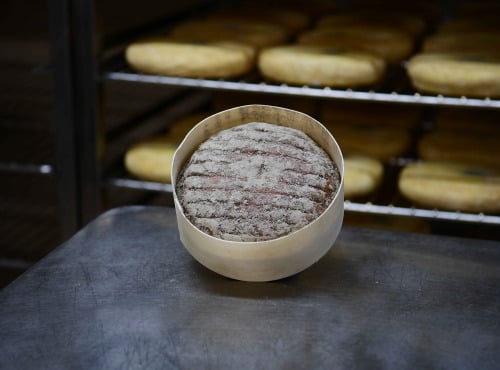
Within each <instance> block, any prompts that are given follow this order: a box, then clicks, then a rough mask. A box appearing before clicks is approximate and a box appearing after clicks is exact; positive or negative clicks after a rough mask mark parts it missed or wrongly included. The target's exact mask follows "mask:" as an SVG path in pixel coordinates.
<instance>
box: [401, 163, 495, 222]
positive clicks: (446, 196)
mask: <svg viewBox="0 0 500 370" xmlns="http://www.w3.org/2000/svg"><path fill="white" fill-rule="evenodd" d="M398 185H399V189H400V191H401V193H402V194H403V195H404V196H405V197H406V198H408V199H409V200H411V201H413V202H414V203H415V204H417V205H421V206H424V207H429V208H433V209H442V210H450V211H466V212H485V213H495V212H500V170H499V167H496V168H494V167H482V166H478V165H465V164H460V163H453V162H438V161H427V162H420V163H414V164H410V165H408V166H406V167H405V168H403V170H402V171H401V174H400V177H399V182H398Z"/></svg>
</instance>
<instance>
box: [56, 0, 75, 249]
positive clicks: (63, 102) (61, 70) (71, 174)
mask: <svg viewBox="0 0 500 370" xmlns="http://www.w3.org/2000/svg"><path fill="white" fill-rule="evenodd" d="M49 31H50V45H51V47H50V48H51V68H52V84H53V100H54V104H53V121H54V126H55V136H56V140H55V141H56V143H55V163H54V165H55V176H56V183H57V194H58V197H57V198H58V199H57V201H58V213H59V222H60V227H61V237H62V239H63V240H65V239H67V238H69V237H70V236H71V235H73V234H74V233H75V232H76V231H77V230H78V229H79V227H80V225H81V221H80V202H79V192H80V190H79V182H78V178H77V167H78V164H77V158H76V136H75V126H76V123H75V116H74V106H73V103H74V96H73V91H74V86H73V70H72V48H73V46H72V39H71V20H70V11H69V1H68V0H49Z"/></svg>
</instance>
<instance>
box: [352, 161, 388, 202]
mask: <svg viewBox="0 0 500 370" xmlns="http://www.w3.org/2000/svg"><path fill="white" fill-rule="evenodd" d="M383 172H384V168H383V166H382V163H381V162H380V161H379V160H377V159H375V158H370V157H366V156H346V157H344V198H345V199H356V198H360V197H366V196H368V195H370V194H372V193H373V192H374V191H375V190H376V189H377V188H378V186H379V185H380V182H381V180H382V176H383Z"/></svg>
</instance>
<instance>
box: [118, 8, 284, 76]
mask: <svg viewBox="0 0 500 370" xmlns="http://www.w3.org/2000/svg"><path fill="white" fill-rule="evenodd" d="M288 37H289V33H288V32H287V30H286V29H285V28H284V27H283V26H281V25H279V24H273V23H269V22H257V21H252V20H242V19H237V20H230V19H210V18H207V19H198V20H191V21H186V22H183V23H180V24H178V25H176V26H175V27H174V28H173V29H172V30H170V31H169V32H168V33H167V34H166V35H163V36H156V37H150V38H144V39H140V40H137V41H135V42H133V43H131V44H130V45H129V46H128V47H127V50H126V53H125V56H126V60H127V62H128V64H129V65H130V66H131V67H132V68H133V69H135V70H137V71H140V72H145V73H153V74H159V75H168V76H180V77H195V78H230V77H236V76H240V75H243V74H245V73H248V72H249V71H251V70H252V69H253V68H255V61H256V55H257V53H258V50H259V49H260V48H262V47H265V46H270V45H276V44H281V43H283V42H285V41H286V40H287V38H288Z"/></svg>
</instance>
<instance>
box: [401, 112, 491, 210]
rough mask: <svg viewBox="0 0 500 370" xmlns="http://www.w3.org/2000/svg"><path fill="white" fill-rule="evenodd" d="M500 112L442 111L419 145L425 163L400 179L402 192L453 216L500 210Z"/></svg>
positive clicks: (407, 171)
mask: <svg viewBox="0 0 500 370" xmlns="http://www.w3.org/2000/svg"><path fill="white" fill-rule="evenodd" d="M499 117H500V116H499V113H498V112H496V111H494V110H486V111H483V110H480V111H477V110H471V109H465V108H458V109H457V108H455V109H452V108H442V109H440V110H438V112H437V113H436V115H435V118H434V126H435V128H434V130H433V131H431V132H429V133H427V134H425V135H424V136H422V138H421V139H420V141H419V143H418V154H419V156H420V158H422V159H423V161H422V162H421V163H417V164H412V165H409V166H407V167H405V168H404V169H403V171H402V172H401V174H400V179H399V188H400V190H401V193H402V194H403V195H405V196H406V197H407V198H408V199H410V200H412V201H413V202H414V203H416V204H418V205H423V206H426V207H431V208H438V209H444V210H453V211H456V210H458V211H468V212H499V211H500V148H499V147H498V140H497V139H496V138H497V137H498V136H499V135H500V128H499V126H498V119H499Z"/></svg>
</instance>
